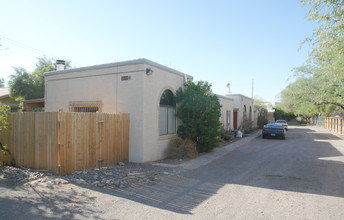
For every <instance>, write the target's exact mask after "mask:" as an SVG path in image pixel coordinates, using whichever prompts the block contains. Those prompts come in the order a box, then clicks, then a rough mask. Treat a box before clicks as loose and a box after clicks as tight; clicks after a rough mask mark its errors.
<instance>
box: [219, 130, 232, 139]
mask: <svg viewBox="0 0 344 220" xmlns="http://www.w3.org/2000/svg"><path fill="white" fill-rule="evenodd" d="M220 137H221V139H222V140H225V141H228V140H230V139H232V138H233V132H232V130H231V129H224V128H221V135H220Z"/></svg>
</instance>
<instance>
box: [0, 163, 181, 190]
mask: <svg viewBox="0 0 344 220" xmlns="http://www.w3.org/2000/svg"><path fill="white" fill-rule="evenodd" d="M181 171H182V169H181V168H178V167H173V168H172V167H163V166H154V165H152V164H147V163H122V162H121V163H118V164H117V165H113V166H109V167H104V168H102V169H89V170H85V171H76V172H74V173H72V174H70V175H65V176H62V177H58V176H56V175H54V174H52V173H49V172H44V171H40V172H39V171H34V170H31V169H21V168H17V167H10V166H2V167H0V180H1V183H2V184H6V185H7V186H10V187H16V186H19V185H24V186H27V185H30V186H35V185H45V186H54V185H61V184H68V183H73V184H77V185H84V186H91V187H103V188H116V187H118V188H127V187H140V186H151V185H154V184H156V183H157V182H159V181H160V180H161V179H162V178H164V177H166V176H170V175H178V174H179V173H180V172H181Z"/></svg>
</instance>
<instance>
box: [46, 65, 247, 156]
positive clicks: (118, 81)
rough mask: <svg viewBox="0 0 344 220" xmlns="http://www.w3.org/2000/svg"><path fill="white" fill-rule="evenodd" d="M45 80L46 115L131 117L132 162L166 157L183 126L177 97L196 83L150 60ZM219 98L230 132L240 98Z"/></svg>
mask: <svg viewBox="0 0 344 220" xmlns="http://www.w3.org/2000/svg"><path fill="white" fill-rule="evenodd" d="M44 76H45V111H46V112H56V111H58V110H60V109H62V110H63V111H71V112H73V111H74V112H80V111H82V112H97V111H100V112H105V113H129V114H130V138H129V161H131V162H146V161H154V160H158V159H162V158H164V156H165V150H166V149H167V147H168V144H169V141H170V140H171V139H172V138H174V137H176V130H177V128H178V124H179V123H180V122H179V121H178V119H176V118H175V111H176V106H175V103H173V99H171V96H173V94H175V93H176V91H177V90H178V89H179V88H180V87H184V85H185V82H186V80H188V79H192V77H191V76H189V75H186V74H184V73H182V72H179V71H176V70H174V69H171V68H168V67H166V66H163V65H160V64H158V63H155V62H152V61H150V60H147V59H137V60H132V61H125V62H117V63H110V64H103V65H96V66H90V67H83V68H75V69H69V70H61V71H54V72H48V73H45V74H44ZM218 97H219V100H220V103H221V105H222V106H223V107H222V110H221V119H220V120H221V122H222V123H223V125H224V126H225V127H231V128H233V124H232V121H233V111H234V108H235V106H236V105H235V98H232V97H227V96H218ZM240 108H241V106H238V109H237V110H236V111H241V109H240ZM239 115H240V114H239ZM238 121H240V120H239V119H238Z"/></svg>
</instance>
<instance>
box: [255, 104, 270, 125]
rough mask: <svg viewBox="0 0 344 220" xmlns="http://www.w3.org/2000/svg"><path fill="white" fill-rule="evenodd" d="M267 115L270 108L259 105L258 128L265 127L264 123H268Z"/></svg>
mask: <svg viewBox="0 0 344 220" xmlns="http://www.w3.org/2000/svg"><path fill="white" fill-rule="evenodd" d="M267 115H268V110H266V108H265V107H262V106H259V107H258V121H257V126H258V128H263V127H264V125H266V124H267V123H268V119H267Z"/></svg>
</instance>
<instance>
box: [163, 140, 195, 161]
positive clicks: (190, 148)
mask: <svg viewBox="0 0 344 220" xmlns="http://www.w3.org/2000/svg"><path fill="white" fill-rule="evenodd" d="M197 156H198V152H197V149H196V144H195V143H194V142H193V141H191V140H190V139H182V138H179V137H178V138H176V139H173V140H171V143H170V146H169V147H168V149H167V157H170V158H183V159H184V158H195V157H197Z"/></svg>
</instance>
